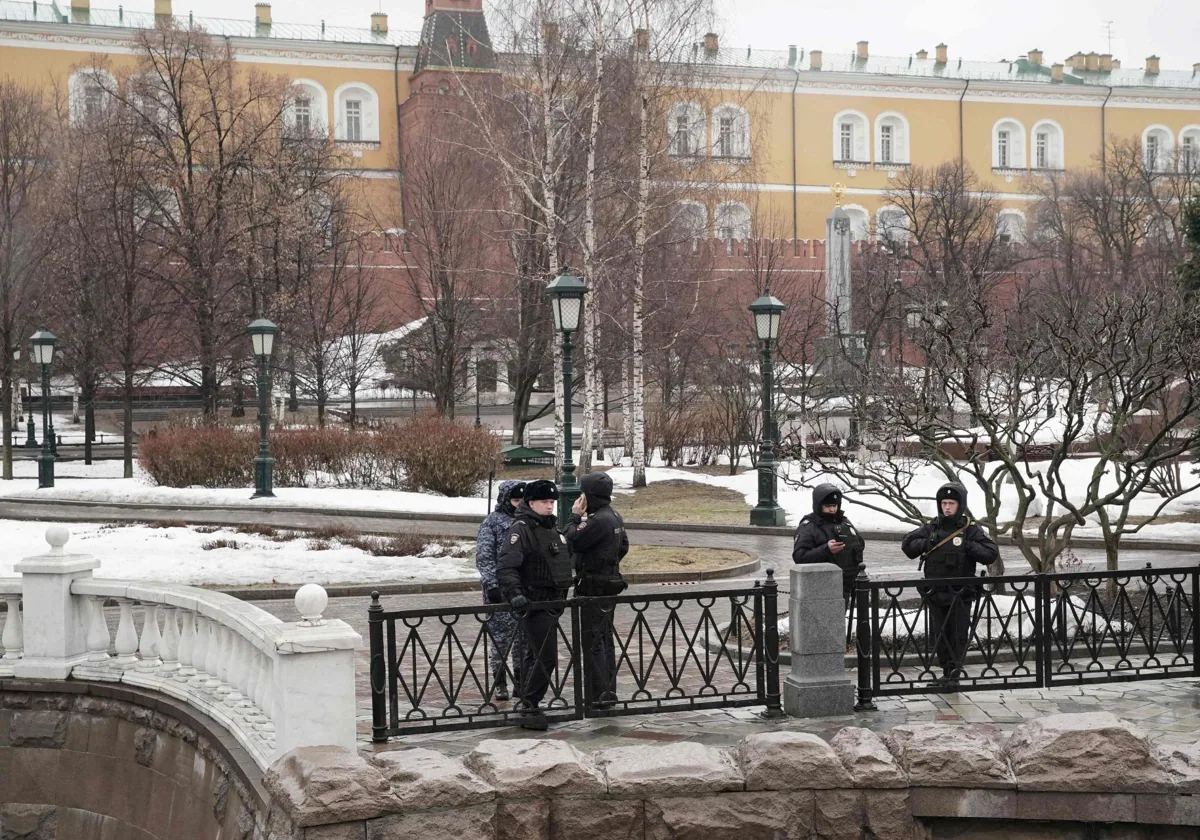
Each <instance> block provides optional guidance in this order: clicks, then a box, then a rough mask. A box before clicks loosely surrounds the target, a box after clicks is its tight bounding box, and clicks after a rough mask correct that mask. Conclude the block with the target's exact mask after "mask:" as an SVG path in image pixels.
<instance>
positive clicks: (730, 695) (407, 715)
mask: <svg viewBox="0 0 1200 840" xmlns="http://www.w3.org/2000/svg"><path fill="white" fill-rule="evenodd" d="M510 611H511V608H510V607H509V606H507V605H503V604H497V605H488V606H483V605H481V606H471V607H447V608H438V609H429V610H403V611H394V612H389V611H385V610H384V608H383V605H382V604H381V603H380V601H379V595H378V593H372V596H371V606H370V608H369V609H368V624H369V636H370V644H371V713H372V740H374V741H376V742H383V741H386V740H387V739H388V738H389V737H392V736H396V735H400V734H401V733H417V732H433V731H443V730H449V729H469V728H477V727H489V726H505V725H510V724H515V723H519V722H520V719H521V717H522V715H523V711H524V708H523V705H524V704H523V702H522V699H521V698H523V697H528V696H529V693H530V692H531V691H532V692H533V693H534V694H536V693H537V692H536V683H538V682H539V681H541V682H545V683H547V684H548V685H547V688H546V691H545V694H544V697H542V698H541V702H540V704H539V708H541V710H542V711H543V712H544V713H545V715H546V718H547V720H548V721H550V722H552V723H553V722H555V721H564V720H578V719H580V718H583V717H605V716H612V715H623V714H645V713H650V712H670V711H686V710H691V709H707V708H719V707H726V708H727V707H737V706H766V712H765V714H766V715H767V716H777V715H780V714H782V707H781V703H780V688H779V628H778V587H777V584H776V582H775V579H774V574H773V572H772V571H770V570H768V571H767V579H766V583H765V584H764V583H759V582H757V581H756V582H755V584H754V586H753V587H752V588H747V589H725V590H709V591H691V592H672V593H670V594H654V595H621V596H617V597H607V598H571V599H569V600H566V601H558V602H552V603H535V604H532V605H530V610H529V611H528V612H527V613H526V614H525V615H522V616H519V620H518V621H517V622H516V623H517V628H518V629H517V631H516V633H514V634H513V638H511V639H499V638H497V635H496V633H495V632H494V628H493V620H492V619H493V617H494V616H496V615H497V614H501V613H507V612H510ZM539 614H540V617H539ZM545 620H550V621H552V622H553V625H554V626H553V633H549V632H547V631H546V629H545ZM539 628H540V629H539ZM606 642H607V643H609V644H610V647H608V648H607V650H609V651H611V654H610V655H611V657H612V659H611V660H610V661H611V662H612V663H613V664H615V668H613V669H611V670H609V669H605V668H603V667H597V660H598V659H599V658H600V657H603V656H605V653H604V651H605V643H606ZM497 643H499V644H497ZM546 644H553V645H554V650H553V651H550V650H548V649H544V645H546ZM493 645H496V647H498V648H499V649H501V650H502V651H503V656H502V659H503V661H502V662H500V663H494V662H489V661H488V658H489V653H488V651H489V650H490V649H491V648H492V647H493ZM516 649H521V650H523V651H524V663H525V664H524V666H523V665H522V664H521V663H514V659H515V658H517V657H514V656H513V655H512V654H513V651H514V650H516ZM539 653H546V654H548V656H546V657H542V656H539ZM551 662H553V663H554V664H553V667H550V663H551ZM612 673H615V680H611V679H610V681H609V684H608V685H604V684H602V682H601V681H602V680H604V678H605V677H604V675H605V674H612ZM501 675H502V678H501ZM614 683H615V684H614ZM500 685H504V686H506V687H507V689H508V690H510V691H511V692H512V693H511V699H501V697H503V694H501V696H500V697H498V696H497V694H498V686H500Z"/></svg>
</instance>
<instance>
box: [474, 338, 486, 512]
mask: <svg viewBox="0 0 1200 840" xmlns="http://www.w3.org/2000/svg"><path fill="white" fill-rule="evenodd" d="M482 425H483V424H482V423H480V422H479V359H476V360H475V428H476V429H478V428H479V427H480V426H482ZM489 498H490V496H489Z"/></svg>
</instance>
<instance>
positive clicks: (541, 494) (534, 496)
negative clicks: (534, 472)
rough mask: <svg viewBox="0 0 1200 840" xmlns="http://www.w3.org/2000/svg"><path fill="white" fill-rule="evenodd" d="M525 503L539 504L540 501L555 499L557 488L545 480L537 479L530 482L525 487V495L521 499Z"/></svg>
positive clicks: (551, 482)
mask: <svg viewBox="0 0 1200 840" xmlns="http://www.w3.org/2000/svg"><path fill="white" fill-rule="evenodd" d="M523 498H524V499H525V501H527V502H539V501H541V500H542V499H557V498H558V488H557V487H555V486H554V482H553V481H550V480H549V479H546V478H539V479H538V480H537V481H531V482H529V483H528V484H526V485H525V495H524V497H523Z"/></svg>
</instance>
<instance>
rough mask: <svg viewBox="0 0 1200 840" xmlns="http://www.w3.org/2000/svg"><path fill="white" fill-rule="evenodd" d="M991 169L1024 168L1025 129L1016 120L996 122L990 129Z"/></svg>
mask: <svg viewBox="0 0 1200 840" xmlns="http://www.w3.org/2000/svg"><path fill="white" fill-rule="evenodd" d="M992 168H993V169H1024V168H1025V127H1024V126H1023V125H1021V124H1020V123H1019V122H1017V121H1016V120H1013V119H1002V120H998V121H997V122H996V124H995V125H994V126H993V127H992Z"/></svg>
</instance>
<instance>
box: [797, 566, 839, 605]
mask: <svg viewBox="0 0 1200 840" xmlns="http://www.w3.org/2000/svg"><path fill="white" fill-rule="evenodd" d="M791 575H792V580H791V584H792V587H791V589H792V596H791V599H790V600H791V601H792V602H793V603H794V602H796V601H801V602H803V601H841V600H842V570H841V569H839V568H838V567H837V566H835V565H833V564H832V563H801V564H797V565H794V566H792V568H791Z"/></svg>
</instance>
